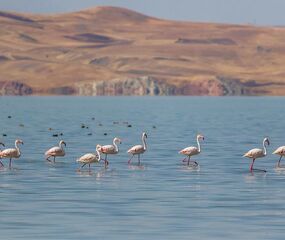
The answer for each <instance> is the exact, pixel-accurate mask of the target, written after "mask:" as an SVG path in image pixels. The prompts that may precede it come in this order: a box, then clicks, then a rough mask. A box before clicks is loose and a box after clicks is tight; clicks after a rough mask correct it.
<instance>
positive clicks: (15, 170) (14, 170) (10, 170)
mask: <svg viewBox="0 0 285 240" xmlns="http://www.w3.org/2000/svg"><path fill="white" fill-rule="evenodd" d="M20 170H21V169H20V168H17V167H11V168H9V167H1V168H0V173H1V172H2V173H18V172H20Z"/></svg>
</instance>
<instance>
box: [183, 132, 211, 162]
mask: <svg viewBox="0 0 285 240" xmlns="http://www.w3.org/2000/svg"><path fill="white" fill-rule="evenodd" d="M204 139H205V138H204V136H203V135H200V134H198V135H197V137H196V140H197V145H198V147H193V146H191V147H186V148H184V149H182V150H181V151H179V152H178V153H180V154H183V155H185V156H187V157H188V160H187V165H188V166H189V165H190V163H191V157H192V156H194V155H198V154H200V153H201V146H200V140H203V141H204ZM187 157H186V158H184V159H183V160H182V162H185V161H186V159H187ZM193 163H194V164H195V165H196V166H198V163H197V162H196V161H194V162H193Z"/></svg>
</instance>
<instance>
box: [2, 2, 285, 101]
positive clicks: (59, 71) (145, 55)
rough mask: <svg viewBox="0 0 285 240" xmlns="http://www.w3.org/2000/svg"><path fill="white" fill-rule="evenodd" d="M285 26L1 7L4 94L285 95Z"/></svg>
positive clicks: (112, 11) (121, 12) (110, 11)
mask: <svg viewBox="0 0 285 240" xmlns="http://www.w3.org/2000/svg"><path fill="white" fill-rule="evenodd" d="M284 53H285V28H284V29H283V28H281V27H255V26H249V25H246V26H242V25H225V24H210V23H192V22H178V21H168V20H161V19H156V18H152V17H148V16H145V15H142V14H140V13H136V12H133V11H130V10H127V9H122V8H115V7H97V8H94V9H89V10H84V11H80V12H74V13H67V14H56V15H31V14H19V13H12V12H0V95H29V94H35V95H54V94H73V95H214V96H221V95H285V55H284Z"/></svg>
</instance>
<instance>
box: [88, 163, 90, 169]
mask: <svg viewBox="0 0 285 240" xmlns="http://www.w3.org/2000/svg"><path fill="white" fill-rule="evenodd" d="M88 165H89V171H90V163H89V164H88Z"/></svg>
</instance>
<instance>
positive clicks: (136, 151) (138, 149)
mask: <svg viewBox="0 0 285 240" xmlns="http://www.w3.org/2000/svg"><path fill="white" fill-rule="evenodd" d="M146 138H147V135H146V133H145V132H144V133H143V134H142V143H143V145H135V146H133V147H131V148H130V149H129V150H128V151H127V153H129V154H132V157H131V158H130V160H129V161H128V164H130V163H131V161H132V159H133V157H134V156H135V155H138V162H139V165H140V163H141V160H140V155H141V154H143V153H144V152H145V151H146V148H147V147H146Z"/></svg>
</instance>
